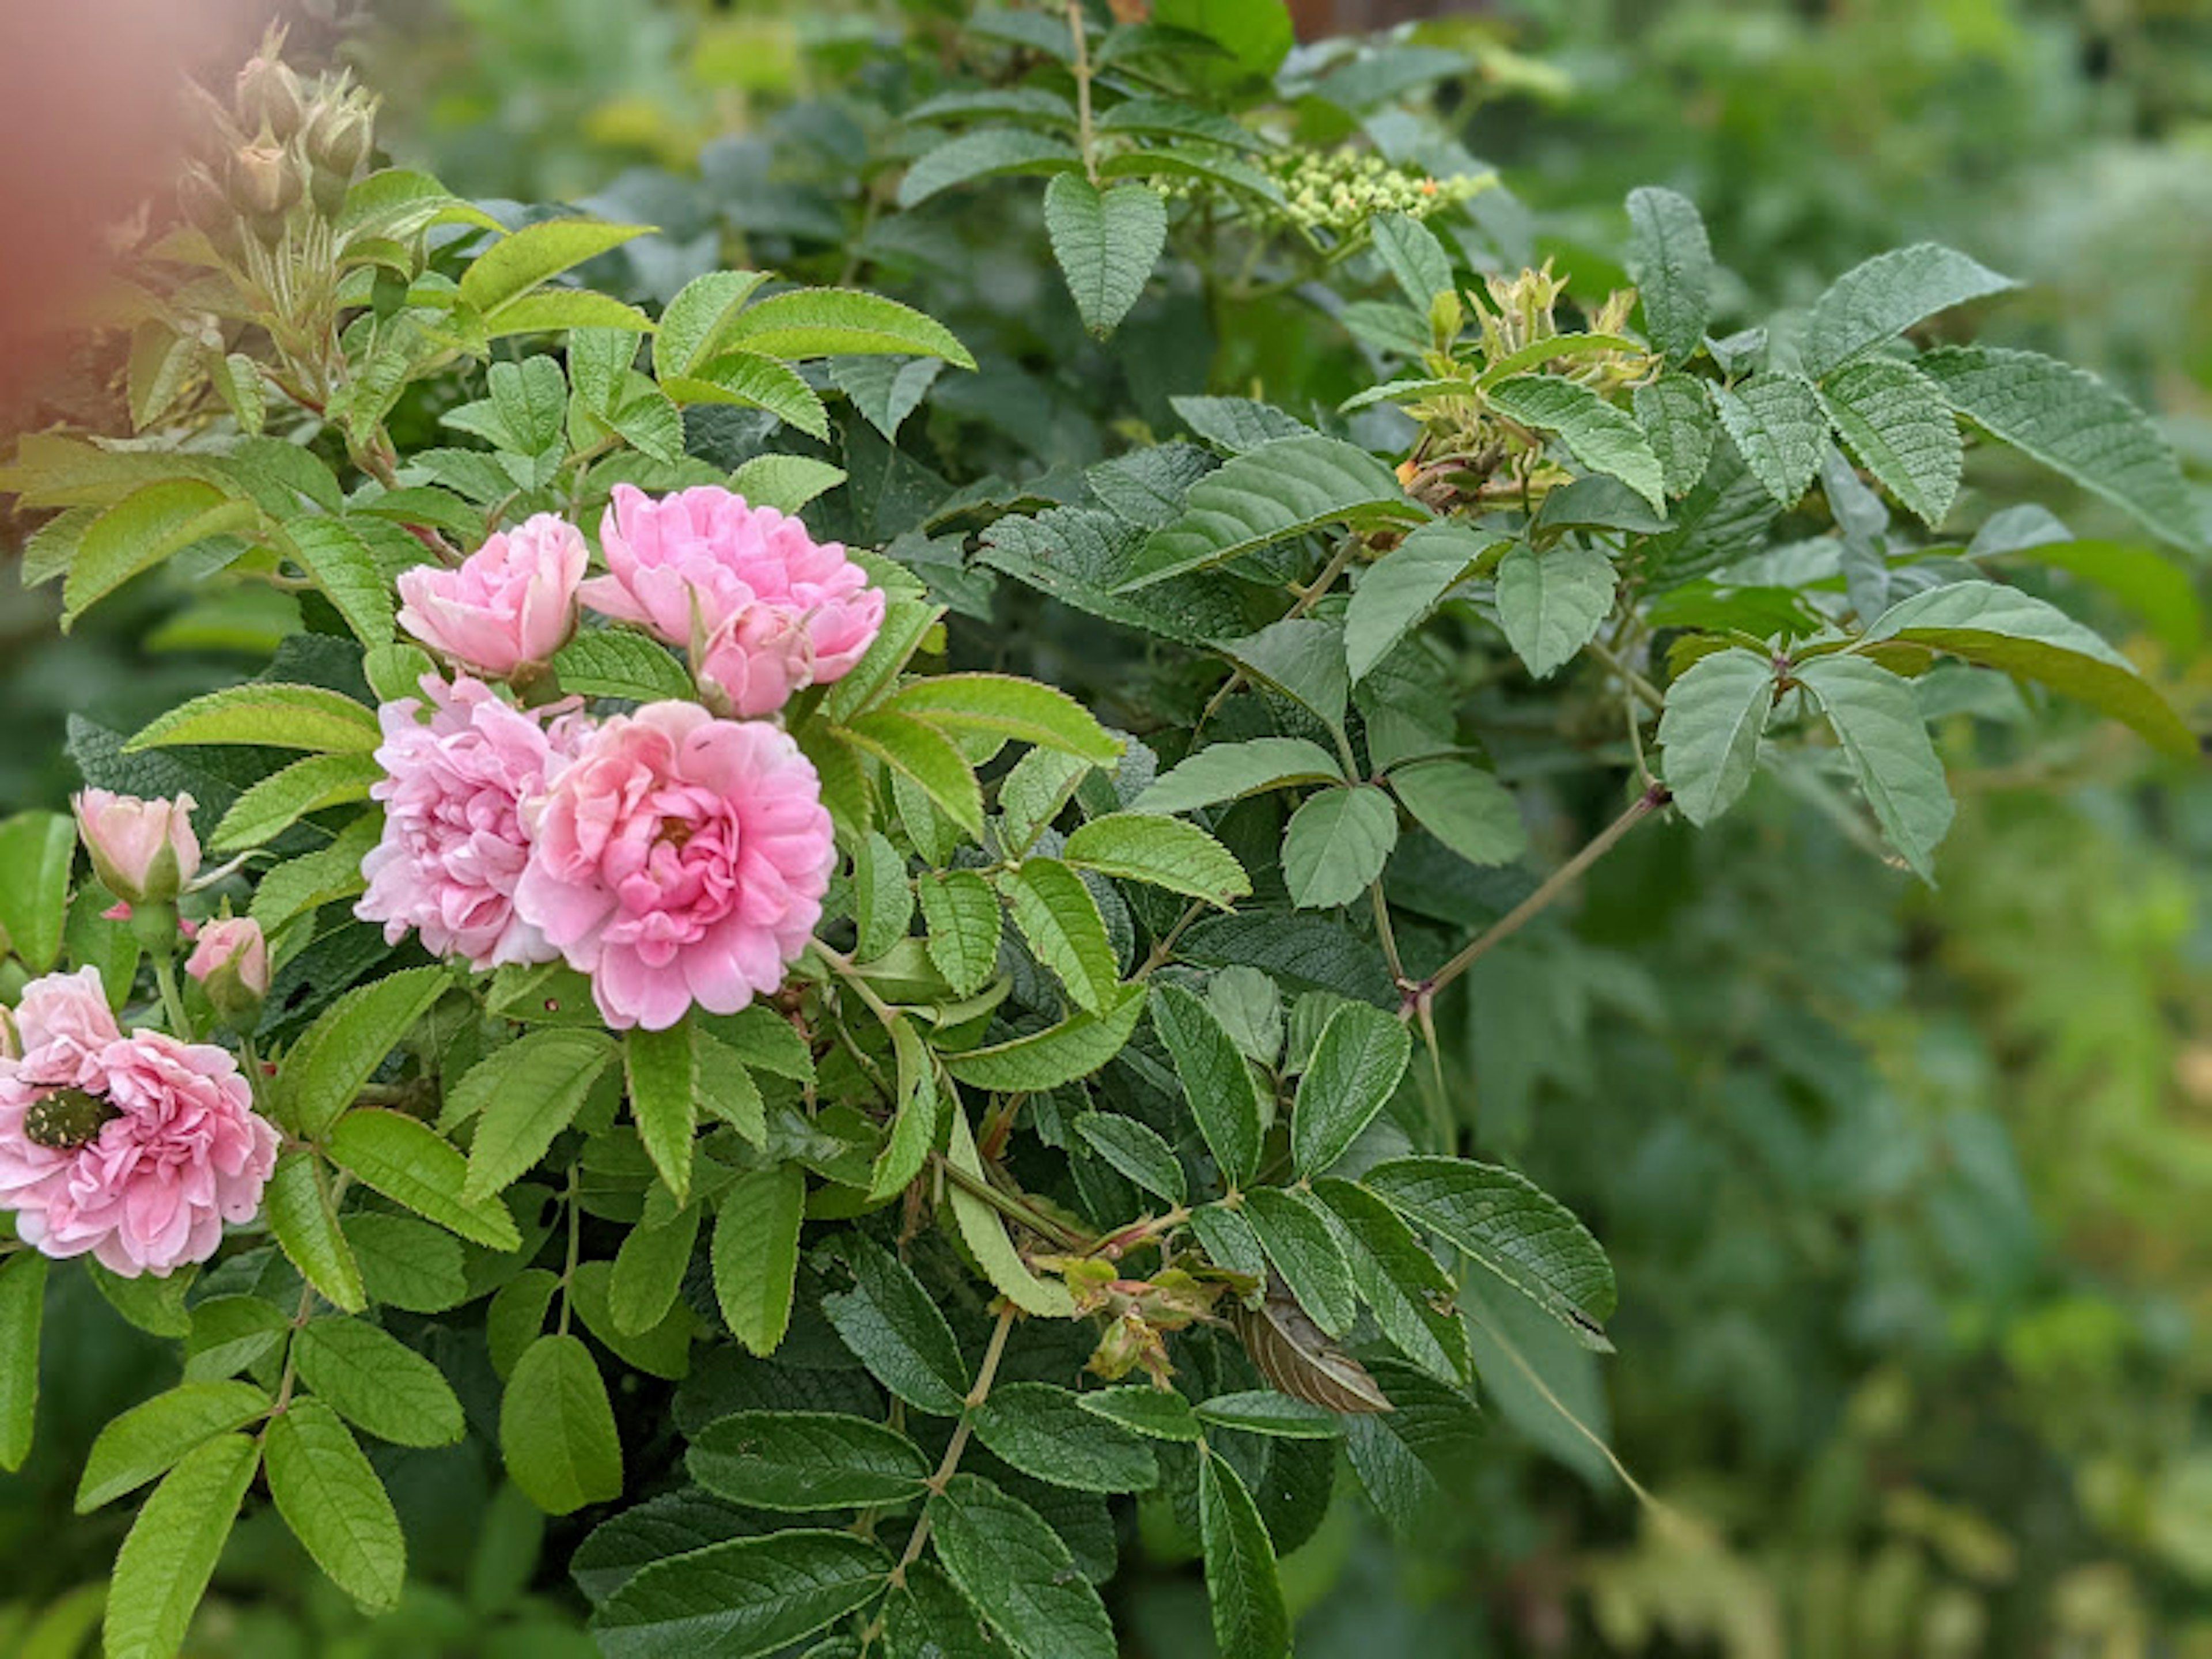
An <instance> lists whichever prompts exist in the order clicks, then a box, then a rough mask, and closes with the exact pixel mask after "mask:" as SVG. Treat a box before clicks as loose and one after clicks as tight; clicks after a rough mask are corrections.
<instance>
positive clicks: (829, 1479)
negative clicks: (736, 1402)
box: [684, 1412, 930, 1514]
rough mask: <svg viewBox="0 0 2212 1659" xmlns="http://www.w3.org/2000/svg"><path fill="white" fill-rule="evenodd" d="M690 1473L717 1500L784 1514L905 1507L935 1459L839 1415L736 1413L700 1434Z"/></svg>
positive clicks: (893, 1434)
mask: <svg viewBox="0 0 2212 1659" xmlns="http://www.w3.org/2000/svg"><path fill="white" fill-rule="evenodd" d="M684 1463H685V1465H686V1466H687V1467H688V1468H690V1471H691V1478H692V1479H693V1480H696V1481H697V1482H698V1483H699V1484H700V1485H701V1486H704V1487H705V1488H706V1489H707V1490H708V1492H713V1493H714V1494H715V1495H716V1496H717V1497H720V1498H728V1499H729V1500H730V1501H731V1502H732V1504H744V1505H745V1506H746V1507H747V1508H748V1509H756V1510H776V1511H778V1512H781V1513H786V1514H793V1513H804V1512H805V1511H807V1510H843V1509H863V1508H866V1507H867V1506H869V1505H871V1504H903V1503H905V1502H907V1501H908V1499H910V1498H919V1497H921V1493H922V1483H923V1482H924V1481H925V1480H927V1479H928V1478H929V1470H930V1464H929V1460H928V1459H927V1457H925V1456H923V1455H922V1452H921V1448H920V1447H919V1446H917V1445H915V1443H914V1442H913V1441H911V1440H909V1439H908V1438H907V1437H905V1436H904V1435H902V1434H901V1433H899V1432H898V1431H896V1430H895V1429H890V1428H886V1427H885V1426H884V1425H882V1424H880V1423H871V1422H869V1421H867V1420H866V1419H864V1418H858V1417H847V1416H844V1415H842V1414H841V1413H834V1412H737V1413H732V1415H730V1416H728V1417H720V1418H717V1419H714V1421H713V1422H712V1423H709V1424H708V1425H707V1426H706V1428H704V1429H703V1430H702V1431H700V1432H699V1433H698V1434H697V1435H696V1436H694V1437H693V1438H692V1441H691V1449H690V1452H689V1453H688V1454H687V1455H685V1457H684Z"/></svg>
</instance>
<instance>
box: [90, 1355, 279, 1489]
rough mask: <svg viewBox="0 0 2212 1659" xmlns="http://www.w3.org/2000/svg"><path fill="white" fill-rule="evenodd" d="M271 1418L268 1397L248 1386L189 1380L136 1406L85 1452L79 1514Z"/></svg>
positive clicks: (141, 1484)
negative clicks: (210, 1444) (212, 1443)
mask: <svg viewBox="0 0 2212 1659" xmlns="http://www.w3.org/2000/svg"><path fill="white" fill-rule="evenodd" d="M268 1414H269V1395H267V1393H266V1392H264V1390H262V1389H257V1388H255V1387H254V1386H253V1385H252V1383H184V1384H181V1385H180V1386H179V1387H177V1388H173V1389H170V1390H169V1391H168V1392H167V1393H166V1394H157V1395H155V1396H154V1397H153V1398H152V1399H151V1400H149V1401H144V1402H143V1404H140V1405H137V1406H133V1407H131V1409H130V1410H129V1411H127V1412H125V1413H123V1414H122V1415H121V1416H120V1417H118V1418H116V1419H114V1420H113V1421H112V1422H111V1423H109V1424H108V1425H107V1426H106V1428H104V1429H102V1430H101V1431H100V1437H99V1438H98V1439H97V1440H94V1442H93V1443H92V1449H91V1450H90V1451H88V1452H87V1453H86V1454H85V1459H84V1473H83V1474H82V1477H80V1479H79V1480H78V1481H77V1487H76V1512H77V1513H78V1514H79V1515H88V1514H89V1513H91V1512H92V1511H93V1510H96V1509H98V1508H99V1507H100V1505H101V1504H106V1503H112V1501H113V1500H115V1499H116V1498H120V1497H122V1496H123V1495H124V1493H125V1492H136V1491H137V1489H138V1488H139V1487H141V1486H144V1485H145V1484H146V1483H147V1482H148V1481H149V1480H154V1479H155V1478H156V1477H158V1476H160V1475H163V1474H167V1473H168V1471H169V1470H170V1469H172V1468H175V1467H176V1464H177V1462H178V1460H179V1459H180V1458H182V1457H183V1456H184V1455H185V1453H187V1452H189V1451H191V1449H193V1448H194V1447H196V1446H197V1445H200V1444H201V1443H204V1442H205V1441H209V1440H212V1439H214V1438H215V1437H216V1436H217V1435H219V1434H228V1433H229V1432H230V1431H232V1430H234V1429H242V1428H244V1427H245V1426H246V1425H247V1424H249V1423H252V1422H257V1421H258V1420H259V1419H262V1418H264V1417H265V1416H267V1415H268Z"/></svg>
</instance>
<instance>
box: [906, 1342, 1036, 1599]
mask: <svg viewBox="0 0 2212 1659" xmlns="http://www.w3.org/2000/svg"><path fill="white" fill-rule="evenodd" d="M1014 1317H1015V1309H1014V1304H1012V1303H1011V1302H1002V1303H1001V1304H1000V1307H999V1322H998V1323H997V1324H996V1325H994V1326H993V1327H992V1328H991V1345H990V1346H988V1347H987V1348H986V1349H984V1350H983V1363H982V1364H981V1365H980V1366H979V1367H977V1368H976V1371H975V1387H974V1388H972V1389H969V1390H968V1397H967V1399H965V1400H964V1401H962V1402H961V1403H962V1405H963V1407H965V1408H966V1409H964V1410H963V1411H962V1413H960V1422H959V1425H958V1426H957V1428H955V1429H954V1430H953V1431H952V1440H951V1443H950V1444H949V1445H947V1446H946V1447H945V1455H944V1457H943V1458H942V1459H941V1460H940V1461H939V1463H938V1465H937V1473H936V1474H933V1475H931V1476H930V1477H929V1482H928V1485H929V1491H930V1493H931V1495H932V1496H933V1497H936V1498H942V1497H943V1496H944V1495H945V1488H946V1487H947V1486H951V1484H952V1477H953V1476H954V1475H955V1474H957V1473H958V1472H959V1468H960V1455H961V1454H962V1453H963V1452H964V1451H966V1450H967V1449H968V1437H969V1435H970V1434H971V1433H973V1432H974V1428H975V1413H977V1412H978V1411H980V1410H981V1409H982V1406H983V1402H984V1401H987V1400H988V1399H989V1398H990V1397H991V1384H992V1383H993V1382H994V1381H995V1380H996V1379H997V1377H998V1375H999V1361H1000V1359H1002V1358H1005V1357H1006V1335H1007V1333H1008V1332H1010V1331H1012V1329H1013V1328H1014ZM928 1541H929V1506H928V1505H927V1504H923V1506H922V1510H921V1514H920V1515H919V1516H915V1522H914V1530H913V1531H912V1532H911V1533H909V1534H907V1541H906V1548H905V1550H904V1551H902V1553H900V1556H899V1559H898V1565H896V1566H895V1567H893V1568H892V1569H891V1577H890V1582H891V1584H892V1586H893V1588H896V1587H897V1586H899V1585H902V1584H903V1583H906V1570H907V1569H908V1567H910V1566H912V1565H914V1564H915V1561H917V1560H918V1559H921V1549H922V1546H923V1545H925V1544H927V1542H928Z"/></svg>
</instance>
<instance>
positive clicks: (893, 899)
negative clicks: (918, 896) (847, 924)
mask: <svg viewBox="0 0 2212 1659" xmlns="http://www.w3.org/2000/svg"><path fill="white" fill-rule="evenodd" d="M913 916H914V883H913V881H912V880H911V879H910V878H908V875H907V872H906V858H905V856H904V855H903V854H901V853H900V851H899V850H898V848H896V847H894V846H892V845H891V844H890V842H889V841H887V840H886V839H884V836H883V833H882V832H881V831H880V830H875V829H871V830H869V831H868V833H867V835H866V837H865V838H864V839H863V840H861V842H860V844H859V845H858V846H857V847H856V848H854V854H853V920H854V923H855V924H856V925H857V926H858V927H859V929H860V942H859V944H858V945H855V946H854V955H855V957H857V958H858V959H859V960H860V961H862V962H873V961H874V960H875V959H876V958H877V957H879V956H881V955H883V954H884V951H888V950H890V948H891V946H893V945H896V944H897V943H898V942H899V941H900V940H901V939H904V938H905V937H906V930H907V923H908V921H911V920H912V919H913Z"/></svg>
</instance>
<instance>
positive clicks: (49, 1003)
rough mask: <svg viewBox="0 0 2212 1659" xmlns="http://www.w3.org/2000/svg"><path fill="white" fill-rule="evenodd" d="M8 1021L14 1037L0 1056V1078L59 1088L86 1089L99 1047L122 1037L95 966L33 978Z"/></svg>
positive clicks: (97, 1063)
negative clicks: (25, 1080) (10, 1077)
mask: <svg viewBox="0 0 2212 1659" xmlns="http://www.w3.org/2000/svg"><path fill="white" fill-rule="evenodd" d="M8 1023H9V1024H11V1025H12V1026H13V1028H14V1032H15V1040H14V1042H11V1043H9V1044H6V1045H5V1048H6V1050H7V1052H6V1053H5V1054H0V1076H11V1075H12V1076H16V1077H21V1078H23V1079H27V1080H28V1081H29V1082H31V1083H34V1084H46V1085H52V1086H56V1087H61V1088H70V1089H83V1088H88V1087H90V1086H91V1085H92V1083H93V1081H94V1079H97V1078H98V1077H99V1076H100V1050H102V1049H103V1048H106V1047H107V1045H108V1044H109V1043H111V1042H117V1041H118V1040H120V1039H121V1037H122V1036H123V1033H122V1030H120V1029H119V1028H118V1026H117V1025H116V1024H115V1014H114V1012H113V1011H112V1009H110V1008H109V1007H108V1006H107V993H106V990H105V989H104V988H103V987H102V986H101V984H100V969H97V968H80V969H77V970H76V972H75V973H74V974H48V975H46V976H45V977H44V978H42V979H34V980H33V981H31V982H30V983H29V984H28V985H26V986H25V987H23V995H22V1000H21V1001H19V1002H18V1003H17V1004H16V1005H15V1014H14V1016H13V1018H11V1019H10V1020H9V1022H8ZM10 1067H12V1068H13V1069H12V1071H11V1070H10V1069H9V1068H10Z"/></svg>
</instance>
